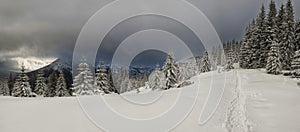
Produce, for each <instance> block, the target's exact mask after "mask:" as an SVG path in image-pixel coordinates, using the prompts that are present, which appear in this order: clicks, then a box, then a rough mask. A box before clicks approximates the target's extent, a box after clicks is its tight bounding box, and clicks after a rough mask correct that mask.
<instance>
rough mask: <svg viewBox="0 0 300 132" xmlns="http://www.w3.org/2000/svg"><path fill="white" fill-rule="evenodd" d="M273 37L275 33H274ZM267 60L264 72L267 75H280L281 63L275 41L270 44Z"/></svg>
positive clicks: (277, 45)
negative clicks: (265, 71)
mask: <svg viewBox="0 0 300 132" xmlns="http://www.w3.org/2000/svg"><path fill="white" fill-rule="evenodd" d="M274 35H275V33H274ZM268 56H269V57H268V59H267V65H266V70H267V73H269V74H275V75H277V74H280V73H281V68H282V67H281V61H280V53H279V44H278V42H277V41H276V39H275V40H274V41H273V42H272V45H271V48H270V51H269V54H268Z"/></svg>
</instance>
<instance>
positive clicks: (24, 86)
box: [12, 65, 36, 97]
mask: <svg viewBox="0 0 300 132" xmlns="http://www.w3.org/2000/svg"><path fill="white" fill-rule="evenodd" d="M28 80H29V78H28V76H27V75H26V74H25V66H24V65H22V69H21V73H20V74H19V75H18V77H17V79H16V82H15V84H14V87H13V91H12V95H13V96H15V97H35V96H36V94H35V93H33V92H32V91H31V86H30V84H29V82H28Z"/></svg>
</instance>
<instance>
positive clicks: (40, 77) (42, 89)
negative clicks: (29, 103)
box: [34, 70, 48, 96]
mask: <svg viewBox="0 0 300 132" xmlns="http://www.w3.org/2000/svg"><path fill="white" fill-rule="evenodd" d="M47 89H48V88H47V85H46V83H45V78H44V74H43V72H42V71H41V70H39V71H38V74H37V79H36V82H35V88H34V92H35V93H36V94H37V95H39V96H45V94H46V90H47Z"/></svg>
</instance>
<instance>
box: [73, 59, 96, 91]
mask: <svg viewBox="0 0 300 132" xmlns="http://www.w3.org/2000/svg"><path fill="white" fill-rule="evenodd" d="M77 72H78V74H77V75H76V76H75V77H74V80H73V88H72V89H73V90H74V92H75V93H74V94H75V95H94V94H95V92H96V91H97V88H96V87H94V85H93V84H94V81H93V80H94V79H93V74H92V72H91V70H90V67H89V65H88V64H87V63H86V60H85V59H82V61H81V63H80V64H79V65H78V68H77Z"/></svg>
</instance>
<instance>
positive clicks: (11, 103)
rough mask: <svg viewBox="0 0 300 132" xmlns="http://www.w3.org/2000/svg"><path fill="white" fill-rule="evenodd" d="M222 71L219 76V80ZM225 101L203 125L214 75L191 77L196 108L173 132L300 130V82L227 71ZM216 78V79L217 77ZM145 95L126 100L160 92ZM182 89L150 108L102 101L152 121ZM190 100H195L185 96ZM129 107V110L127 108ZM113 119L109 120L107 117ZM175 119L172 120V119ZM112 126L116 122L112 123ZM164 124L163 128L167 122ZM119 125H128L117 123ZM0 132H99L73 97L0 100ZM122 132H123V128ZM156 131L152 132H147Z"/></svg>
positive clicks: (116, 97) (118, 99) (255, 72)
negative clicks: (195, 92)
mask: <svg viewBox="0 0 300 132" xmlns="http://www.w3.org/2000/svg"><path fill="white" fill-rule="evenodd" d="M222 74H223V73H219V75H220V76H221V75H222ZM226 74H227V75H226V85H225V91H224V95H223V98H222V100H221V102H220V105H219V107H218V109H217V110H216V113H215V114H214V115H213V116H212V118H211V119H210V120H209V121H208V122H207V123H206V124H204V125H199V123H198V120H199V115H200V113H201V110H202V108H203V106H204V104H205V100H206V98H207V96H208V93H209V89H210V83H211V82H210V77H211V75H212V74H211V73H205V74H201V75H200V76H197V77H193V78H191V80H192V81H194V82H195V83H194V84H193V85H190V86H187V87H183V88H185V89H189V88H193V87H194V86H200V87H201V88H200V91H199V94H198V98H197V100H196V104H195V107H194V108H193V110H192V111H191V113H190V114H189V115H188V117H187V118H186V119H185V120H184V121H183V122H182V123H181V124H179V125H178V126H177V127H175V128H174V131H176V132H177V131H178V132H182V131H187V132H199V131H203V132H282V131H289V132H299V131H300V126H299V125H298V124H299V122H300V114H299V113H300V103H299V102H298V100H300V87H299V86H297V82H298V80H293V79H290V78H288V77H283V76H273V75H268V74H265V73H263V72H262V71H258V70H233V71H230V72H227V73H226ZM215 75H216V77H215V78H216V79H219V78H218V74H215ZM141 90H142V92H141V94H136V93H135V92H129V93H125V94H123V96H125V97H132V96H133V97H136V98H135V99H139V98H140V99H141V100H143V99H145V98H147V97H150V96H153V95H155V94H160V92H157V91H154V92H152V91H150V90H148V91H147V89H145V91H144V92H143V89H141ZM180 91H181V89H172V90H168V91H163V96H162V97H161V98H160V99H159V100H158V101H157V102H155V103H152V104H150V105H149V106H147V107H146V106H144V107H139V106H132V105H130V104H128V102H127V101H124V100H123V98H122V97H120V95H116V94H113V95H105V96H104V99H105V100H106V101H107V102H108V103H109V104H110V106H111V107H113V108H114V109H115V110H117V111H118V112H121V113H123V114H125V115H127V116H130V117H136V118H138V117H145V118H146V117H152V116H154V115H157V114H160V113H161V112H164V111H165V110H167V109H168V108H169V107H171V106H172V104H173V103H172V102H174V100H176V97H177V95H178V94H179V93H180ZM185 100H186V101H193V100H192V99H191V98H190V97H185ZM128 105H130V106H131V107H128ZM103 118H110V117H103ZM170 120H171V119H170ZM111 123H114V122H111ZM161 124H164V123H163V122H162V123H161ZM118 125H126V124H115V127H116V128H118ZM0 131H3V132H41V131H43V132H98V131H99V132H100V131H101V129H99V128H97V127H96V126H95V125H94V124H93V123H92V122H91V121H90V120H89V118H87V116H86V115H85V114H84V112H83V111H82V109H81V107H80V105H79V104H78V101H77V99H76V98H75V97H67V98H13V97H0ZM120 131H121V130H120ZM145 131H152V130H145Z"/></svg>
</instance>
